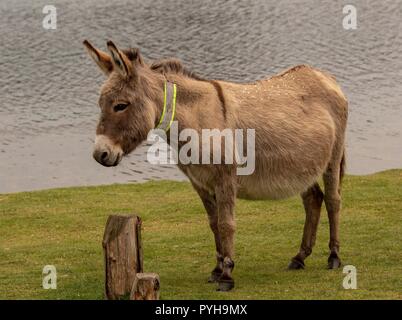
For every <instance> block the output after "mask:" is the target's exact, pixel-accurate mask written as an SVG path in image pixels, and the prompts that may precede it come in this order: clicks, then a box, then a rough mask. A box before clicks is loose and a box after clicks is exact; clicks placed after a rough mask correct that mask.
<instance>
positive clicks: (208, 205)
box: [191, 181, 223, 282]
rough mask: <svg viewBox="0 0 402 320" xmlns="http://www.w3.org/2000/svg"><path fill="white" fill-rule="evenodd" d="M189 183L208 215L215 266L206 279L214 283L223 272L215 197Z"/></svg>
mask: <svg viewBox="0 0 402 320" xmlns="http://www.w3.org/2000/svg"><path fill="white" fill-rule="evenodd" d="M191 183H192V185H193V187H194V189H195V190H196V191H197V193H198V195H199V196H200V198H201V201H202V203H203V204H204V208H205V210H206V211H207V214H208V221H209V226H210V227H211V230H212V232H213V233H214V237H215V247H216V266H215V268H214V269H213V270H212V272H211V275H210V276H209V278H208V282H216V281H218V279H219V278H220V276H221V274H222V272H223V255H222V248H221V240H220V237H219V229H218V208H217V206H216V197H215V195H214V194H210V193H209V192H208V191H207V190H205V189H203V188H201V187H199V186H198V185H197V184H196V183H194V182H193V181H191Z"/></svg>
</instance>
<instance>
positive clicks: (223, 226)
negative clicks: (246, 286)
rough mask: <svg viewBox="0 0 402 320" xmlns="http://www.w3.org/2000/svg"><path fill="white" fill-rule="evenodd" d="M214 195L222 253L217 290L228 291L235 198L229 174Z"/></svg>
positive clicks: (232, 283)
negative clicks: (221, 267)
mask: <svg viewBox="0 0 402 320" xmlns="http://www.w3.org/2000/svg"><path fill="white" fill-rule="evenodd" d="M215 195H216V204H217V208H218V229H219V236H220V240H221V249H222V255H223V272H222V275H221V276H220V278H219V279H218V289H217V290H220V291H229V290H231V289H232V288H233V287H234V280H233V278H232V270H233V268H234V262H233V255H234V232H235V220H234V204H235V199H236V188H235V182H234V179H233V178H232V177H231V176H229V177H228V176H225V177H223V178H222V179H221V181H220V182H219V184H218V186H217V187H216V190H215Z"/></svg>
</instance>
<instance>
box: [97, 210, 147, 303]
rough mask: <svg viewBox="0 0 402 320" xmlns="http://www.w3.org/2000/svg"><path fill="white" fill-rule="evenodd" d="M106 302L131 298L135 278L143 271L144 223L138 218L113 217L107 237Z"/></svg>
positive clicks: (104, 247)
mask: <svg viewBox="0 0 402 320" xmlns="http://www.w3.org/2000/svg"><path fill="white" fill-rule="evenodd" d="M102 245H103V252H104V258H105V299H108V300H116V299H122V298H127V297H128V296H129V294H130V292H131V289H132V285H133V283H134V279H135V275H136V274H137V273H138V272H142V270H143V261H142V258H143V256H142V245H141V219H140V218H139V217H137V216H135V215H130V216H122V215H111V216H109V218H108V220H107V223H106V227H105V233H104V235H103V241H102Z"/></svg>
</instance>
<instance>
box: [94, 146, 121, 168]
mask: <svg viewBox="0 0 402 320" xmlns="http://www.w3.org/2000/svg"><path fill="white" fill-rule="evenodd" d="M93 157H94V159H95V160H96V161H97V162H99V163H100V164H101V165H103V166H105V167H112V166H117V165H118V164H119V162H120V159H121V157H120V156H119V155H113V154H112V153H111V152H110V151H109V150H95V151H94V153H93Z"/></svg>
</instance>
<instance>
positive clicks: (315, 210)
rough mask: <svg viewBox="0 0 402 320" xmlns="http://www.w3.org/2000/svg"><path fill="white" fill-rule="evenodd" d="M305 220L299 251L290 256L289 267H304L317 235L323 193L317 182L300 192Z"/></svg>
mask: <svg viewBox="0 0 402 320" xmlns="http://www.w3.org/2000/svg"><path fill="white" fill-rule="evenodd" d="M301 197H302V199H303V205H304V210H305V211H306V220H305V223H304V231H303V239H302V243H301V245H300V250H299V253H298V254H297V255H296V256H295V257H293V258H292V260H291V262H290V264H289V266H288V268H289V269H304V260H305V259H306V258H307V257H308V256H309V255H310V254H311V252H312V250H313V246H314V244H315V239H316V235H317V227H318V222H319V221H320V212H321V205H322V201H323V198H324V195H323V193H322V191H321V188H320V186H319V185H318V183H315V184H314V185H313V186H311V187H310V188H308V189H307V191H305V192H303V193H302V194H301Z"/></svg>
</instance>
